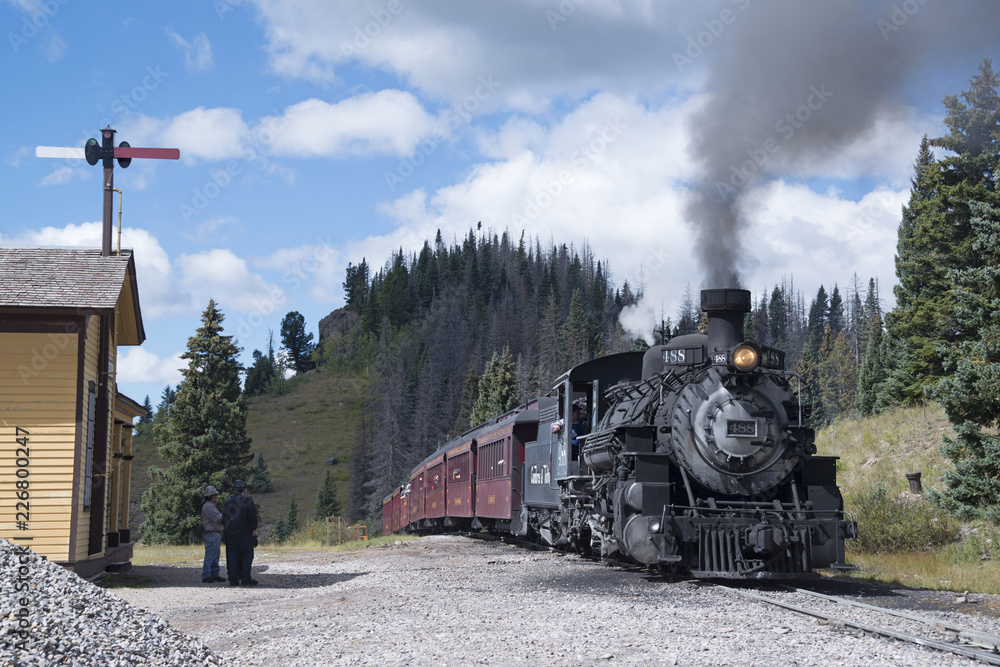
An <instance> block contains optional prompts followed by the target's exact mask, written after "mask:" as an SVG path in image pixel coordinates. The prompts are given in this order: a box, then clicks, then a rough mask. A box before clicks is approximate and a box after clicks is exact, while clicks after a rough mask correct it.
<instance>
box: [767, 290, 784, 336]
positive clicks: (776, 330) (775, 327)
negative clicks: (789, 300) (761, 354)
mask: <svg viewBox="0 0 1000 667" xmlns="http://www.w3.org/2000/svg"><path fill="white" fill-rule="evenodd" d="M767 322H768V326H769V327H770V337H771V345H772V346H773V347H776V348H778V349H779V350H784V349H785V346H786V345H787V344H788V312H787V311H786V310H785V293H784V291H783V290H782V289H781V288H780V287H778V286H777V285H775V286H774V289H773V290H772V291H771V299H770V301H768V303H767Z"/></svg>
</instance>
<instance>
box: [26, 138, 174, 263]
mask: <svg viewBox="0 0 1000 667" xmlns="http://www.w3.org/2000/svg"><path fill="white" fill-rule="evenodd" d="M101 137H102V140H101V141H100V142H98V141H97V139H88V140H87V143H86V145H85V146H84V147H83V148H72V147H69V146H36V147H35V157H47V158H60V159H64V158H69V159H85V160H87V162H88V163H89V164H90V165H91V166H93V165H96V164H97V163H98V162H103V163H104V188H103V189H104V215H103V226H102V233H101V254H102V255H104V256H108V255H110V254H111V217H112V210H113V208H114V207H113V197H112V194H111V193H112V192H113V191H114V187H115V186H114V168H115V160H118V166H119V167H121V168H122V169H125V168H126V167H128V166H129V165H130V164H131V163H132V158H152V159H154V160H178V159H180V157H181V152H180V150H178V149H176V148H133V147H132V146H129V145H128V142H127V141H123V142H121V143H120V144H119V145H118V146H117V147H116V146H115V130H113V129H111V127H110V126H108V127H105V128H104V129H103V130H101Z"/></svg>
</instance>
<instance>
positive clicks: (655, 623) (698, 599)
mask: <svg viewBox="0 0 1000 667" xmlns="http://www.w3.org/2000/svg"><path fill="white" fill-rule="evenodd" d="M331 560H333V562H331ZM139 570H140V572H141V573H142V574H144V575H147V576H152V577H153V579H154V584H153V585H152V587H150V588H148V589H128V590H123V591H121V593H120V594H121V595H122V596H123V597H126V598H127V599H129V600H130V601H132V602H133V604H136V605H138V606H142V607H145V608H146V609H148V610H150V611H152V612H153V613H155V614H157V615H160V616H163V617H164V618H168V619H170V621H171V623H172V624H173V625H174V626H175V627H178V628H181V629H183V630H184V631H185V632H188V633H189V634H192V635H195V636H197V637H199V638H201V639H202V640H203V641H205V642H206V643H207V644H208V645H209V646H210V647H212V649H213V650H215V651H216V652H217V653H218V654H220V655H223V656H225V657H227V658H230V659H232V661H233V662H239V663H240V664H241V665H261V666H262V667H264V666H266V667H276V666H277V665H282V666H284V665H290V666H297V665H302V666H307V665H308V666H311V665H384V664H389V665H468V664H488V665H511V664H515V665H529V664H530V665H652V664H655V665H741V666H743V665H762V666H764V665H766V666H767V667H771V666H772V665H776V664H778V665H858V666H861V665H864V666H865V667H868V666H869V665H872V664H880V665H906V666H907V667H916V666H918V665H970V664H972V663H971V662H970V661H969V660H968V659H965V658H961V657H958V656H953V655H949V654H945V653H940V652H937V651H933V650H930V649H926V648H921V647H919V646H914V645H910V644H903V643H899V642H895V641H889V640H885V639H879V638H875V637H860V636H856V635H854V634H850V633H846V632H842V631H839V630H836V629H834V628H831V627H830V626H829V625H824V624H822V623H818V622H817V621H816V620H815V619H813V618H809V617H805V616H801V615H798V614H795V613H793V612H791V611H786V610H782V609H779V608H775V607H772V606H770V605H765V604H763V603H757V602H753V601H750V600H747V599H744V598H741V597H739V596H738V595H736V594H735V593H733V592H732V591H727V590H725V589H720V588H707V587H704V586H701V585H699V584H697V583H690V582H685V583H670V582H668V581H665V580H664V579H663V578H662V577H658V576H654V575H651V574H649V573H646V572H642V571H632V570H623V569H620V568H614V567H608V566H605V565H603V564H600V563H595V562H591V561H586V560H583V559H580V558H578V557H576V556H564V555H561V554H557V553H552V552H545V551H527V550H525V549H521V548H519V547H515V546H511V545H506V544H502V543H499V542H484V541H480V540H471V539H467V538H462V537H457V536H432V537H425V538H422V539H420V540H418V541H414V542H402V543H397V544H396V545H395V546H390V547H385V548H369V549H365V550H363V551H359V552H353V553H350V554H346V555H345V554H341V553H338V552H328V551H327V552H299V553H289V552H283V553H280V554H268V553H267V552H266V551H263V550H259V551H258V557H257V559H256V560H255V567H254V577H255V578H257V579H259V580H260V586H258V587H255V588H252V589H248V588H242V587H240V588H229V587H215V586H211V585H202V584H199V583H197V582H198V571H197V569H196V568H193V567H186V568H182V567H159V568H157V567H150V568H139ZM179 587H187V588H179ZM776 595H779V594H776ZM984 604H985V603H984ZM978 606H980V608H982V606H983V605H978ZM878 620H879V621H881V620H883V619H878ZM981 620H982V624H983V625H985V626H986V627H987V628H989V627H992V628H993V629H994V630H995V629H996V620H995V618H990V619H988V620H986V619H981ZM873 624H875V622H874V621H873ZM967 624H968V625H974V623H967ZM984 629H985V628H984Z"/></svg>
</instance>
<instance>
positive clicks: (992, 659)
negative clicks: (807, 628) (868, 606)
mask: <svg viewBox="0 0 1000 667" xmlns="http://www.w3.org/2000/svg"><path fill="white" fill-rule="evenodd" d="M715 585H717V584H715ZM719 588H724V589H726V590H728V591H732V592H733V593H736V594H737V595H739V596H742V597H745V598H748V599H751V600H758V601H760V602H766V603H767V604H772V605H774V606H776V607H783V608H785V609H789V610H791V611H794V612H797V613H800V614H804V615H806V616H812V617H814V618H819V619H822V620H824V621H827V622H829V623H830V624H832V625H834V626H835V627H842V628H854V629H856V630H861V631H862V632H867V633H869V634H873V635H880V636H882V637H891V638H893V639H899V640H901V641H905V642H910V643H912V644H917V645H919V646H926V647H928V648H933V649H937V650H938V651H944V652H946V653H955V654H956V655H960V656H963V657H966V658H972V659H974V660H979V661H980V662H985V663H987V664H990V665H1000V655H997V654H995V653H988V652H986V651H980V650H978V649H974V648H968V647H966V646H961V645H959V644H956V643H953V642H947V641H941V640H938V639H931V638H929V637H921V636H919V635H911V634H909V633H907V632H899V631H898V630H890V629H889V628H877V627H874V626H871V625H866V624H864V623H857V622H855V621H849V620H847V619H845V618H840V617H838V616H833V615H832V614H827V613H826V612H821V611H817V610H815V609H807V608H805V607H799V606H797V605H793V604H790V603H788V602H781V601H779V600H775V599H773V598H769V597H767V596H766V595H758V594H757V593H750V592H748V591H741V590H739V589H737V588H732V587H730V586H719ZM873 608H874V609H876V610H877V611H880V612H885V611H886V610H885V609H883V608H881V607H873Z"/></svg>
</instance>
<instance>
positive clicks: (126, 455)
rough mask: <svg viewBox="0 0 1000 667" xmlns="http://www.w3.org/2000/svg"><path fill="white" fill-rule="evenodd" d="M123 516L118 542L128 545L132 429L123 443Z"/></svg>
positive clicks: (127, 431)
mask: <svg viewBox="0 0 1000 667" xmlns="http://www.w3.org/2000/svg"><path fill="white" fill-rule="evenodd" d="M122 450H123V451H122V461H123V462H124V463H122V514H121V519H120V520H119V525H118V541H119V542H121V543H123V544H124V543H127V542H131V541H132V539H131V538H132V534H131V533H130V532H129V527H128V505H129V501H130V500H131V498H130V496H131V493H130V488H129V486H130V485H131V484H132V429H131V428H127V429H125V438H124V442H123V443H122Z"/></svg>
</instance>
